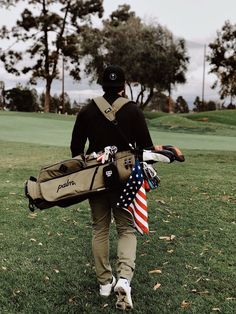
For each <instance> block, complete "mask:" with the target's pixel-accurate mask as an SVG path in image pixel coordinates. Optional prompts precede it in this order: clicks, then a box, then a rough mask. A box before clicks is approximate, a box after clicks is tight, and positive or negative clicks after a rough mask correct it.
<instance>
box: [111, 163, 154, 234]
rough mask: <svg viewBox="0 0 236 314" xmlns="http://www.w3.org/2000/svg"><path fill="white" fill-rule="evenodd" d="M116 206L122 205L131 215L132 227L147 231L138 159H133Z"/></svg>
mask: <svg viewBox="0 0 236 314" xmlns="http://www.w3.org/2000/svg"><path fill="white" fill-rule="evenodd" d="M117 206H119V207H122V208H123V209H125V210H127V211H128V212H129V213H130V214H131V215H132V217H133V223H134V227H135V228H136V229H137V230H138V231H139V232H140V233H141V234H143V233H148V232H149V228H148V213H147V198H146V191H145V183H144V177H143V173H142V168H141V166H140V162H139V160H138V159H136V161H135V164H134V167H133V169H132V172H131V174H130V177H129V179H128V181H127V182H126V185H125V187H124V189H123V191H122V193H121V196H120V199H119V201H118V203H117Z"/></svg>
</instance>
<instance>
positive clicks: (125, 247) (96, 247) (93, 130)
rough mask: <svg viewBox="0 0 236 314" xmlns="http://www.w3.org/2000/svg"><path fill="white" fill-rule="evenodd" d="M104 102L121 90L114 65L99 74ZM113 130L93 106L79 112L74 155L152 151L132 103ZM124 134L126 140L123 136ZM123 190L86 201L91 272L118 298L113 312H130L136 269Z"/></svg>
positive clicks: (141, 118) (118, 70) (122, 79)
mask: <svg viewBox="0 0 236 314" xmlns="http://www.w3.org/2000/svg"><path fill="white" fill-rule="evenodd" d="M102 87H103V91H104V92H105V94H104V95H103V97H104V98H105V99H106V101H108V102H109V103H110V104H111V105H112V103H113V102H114V101H115V100H116V99H117V98H118V97H120V96H121V95H123V94H124V90H125V75H124V72H123V70H122V69H121V68H120V67H118V66H115V65H111V66H108V67H107V68H106V69H105V70H104V73H103V79H102ZM116 120H117V122H118V128H120V130H121V132H118V129H117V126H115V125H113V124H112V123H111V122H110V121H108V119H106V118H105V117H104V115H103V114H102V113H101V112H100V110H99V109H98V107H97V105H96V104H95V102H94V101H91V103H89V104H88V105H87V106H85V107H84V108H82V109H81V111H80V112H79V114H78V116H77V119H76V122H75V125H74V129H73V133H72V140H71V152H72V156H73V157H74V156H76V155H78V154H83V153H85V152H84V150H85V144H86V141H87V140H88V144H89V146H88V149H87V151H86V154H90V153H92V152H100V151H102V150H104V148H105V147H106V146H113V145H114V146H116V147H117V148H118V151H123V150H128V149H129V147H128V145H127V143H131V144H132V146H133V147H137V148H140V149H142V148H152V147H153V143H152V140H151V137H150V134H149V131H148V128H147V125H146V122H145V119H144V116H143V113H142V111H141V110H140V109H139V108H138V107H137V104H136V103H134V102H133V101H130V102H128V103H127V104H125V105H124V106H123V107H122V108H121V109H120V110H119V111H118V112H117V113H116ZM122 135H125V138H126V140H125V138H124V136H122ZM120 193H121V190H119V189H118V190H114V191H110V192H106V193H104V194H99V195H96V196H93V197H91V198H90V199H89V203H90V207H91V212H92V227H93V238H92V251H93V255H94V261H95V269H96V275H97V279H98V282H99V284H100V295H101V296H109V295H110V293H111V291H112V289H113V287H114V291H115V293H116V295H117V302H116V307H117V308H118V309H121V310H126V309H131V308H133V303H132V298H131V287H130V283H131V280H132V277H133V272H134V269H135V257H136V244H137V240H136V234H135V230H134V228H133V224H132V218H131V216H130V214H129V213H128V212H127V211H125V210H122V209H121V208H118V207H117V206H116V202H117V200H118V198H119V196H120ZM112 214H113V216H114V220H115V223H116V229H117V233H118V243H117V257H118V261H117V269H116V271H117V279H118V281H117V282H116V278H115V277H114V275H113V273H112V269H111V265H110V262H109V228H110V223H111V215H112Z"/></svg>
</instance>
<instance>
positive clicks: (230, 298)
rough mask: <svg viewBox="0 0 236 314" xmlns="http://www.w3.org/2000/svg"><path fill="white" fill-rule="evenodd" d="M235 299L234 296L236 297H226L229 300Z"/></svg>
mask: <svg viewBox="0 0 236 314" xmlns="http://www.w3.org/2000/svg"><path fill="white" fill-rule="evenodd" d="M235 299H236V298H234V297H229V298H226V300H227V301H229V300H235Z"/></svg>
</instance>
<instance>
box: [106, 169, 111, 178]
mask: <svg viewBox="0 0 236 314" xmlns="http://www.w3.org/2000/svg"><path fill="white" fill-rule="evenodd" d="M111 176H112V170H108V171H106V177H107V178H110V177H111Z"/></svg>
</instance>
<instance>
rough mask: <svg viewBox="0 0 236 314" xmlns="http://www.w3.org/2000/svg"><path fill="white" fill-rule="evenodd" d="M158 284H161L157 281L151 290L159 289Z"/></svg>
mask: <svg viewBox="0 0 236 314" xmlns="http://www.w3.org/2000/svg"><path fill="white" fill-rule="evenodd" d="M160 286H161V284H160V283H159V282H157V283H156V284H155V286H154V287H153V290H157V289H159V288H160Z"/></svg>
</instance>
